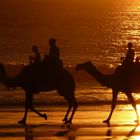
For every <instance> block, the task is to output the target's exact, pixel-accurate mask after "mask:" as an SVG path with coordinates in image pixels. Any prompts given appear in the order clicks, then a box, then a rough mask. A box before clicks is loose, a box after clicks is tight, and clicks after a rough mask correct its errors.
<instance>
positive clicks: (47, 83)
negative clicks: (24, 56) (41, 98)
mask: <svg viewBox="0 0 140 140" xmlns="http://www.w3.org/2000/svg"><path fill="white" fill-rule="evenodd" d="M38 67H39V66H38ZM40 67H41V66H40ZM40 69H42V68H37V67H36V66H30V65H29V66H25V68H23V69H22V70H21V72H20V73H19V74H17V75H16V76H14V77H10V76H8V74H7V71H6V69H5V67H4V64H2V63H0V82H1V83H2V84H3V85H5V86H6V87H8V88H16V87H21V88H22V89H23V90H24V91H25V97H26V98H25V112H24V116H23V118H22V119H21V120H20V121H18V123H19V124H26V120H27V113H28V110H29V109H30V110H31V111H33V112H35V113H36V114H37V115H39V116H40V117H43V118H44V119H46V120H47V115H46V114H42V113H40V112H39V111H37V110H36V109H35V108H34V106H33V95H34V94H37V93H39V92H48V91H52V90H57V92H58V94H59V95H60V96H63V97H64V99H65V100H66V101H67V103H68V110H67V112H66V114H65V116H64V119H63V120H62V121H63V122H64V124H71V123H72V119H73V117H74V114H75V112H76V109H77V107H78V103H77V101H76V99H75V95H74V91H75V82H74V79H73V77H72V75H71V74H70V72H68V71H67V70H66V69H65V68H62V69H61V70H60V71H59V72H58V73H57V74H54V73H53V75H55V76H50V75H51V74H50V73H49V74H47V71H45V70H46V69H45V70H44V72H43V71H41V70H40ZM45 73H46V76H44V75H42V74H45ZM43 78H44V79H43ZM71 110H72V113H71V115H70V117H68V115H69V113H70V112H71Z"/></svg>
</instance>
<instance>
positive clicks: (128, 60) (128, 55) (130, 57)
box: [121, 42, 135, 64]
mask: <svg viewBox="0 0 140 140" xmlns="http://www.w3.org/2000/svg"><path fill="white" fill-rule="evenodd" d="M127 46H128V51H127V53H126V56H125V57H122V58H121V59H122V62H123V64H132V63H133V61H134V56H135V51H134V49H133V44H132V43H131V42H129V43H128V44H127Z"/></svg>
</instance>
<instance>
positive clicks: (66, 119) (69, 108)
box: [62, 104, 72, 123]
mask: <svg viewBox="0 0 140 140" xmlns="http://www.w3.org/2000/svg"><path fill="white" fill-rule="evenodd" d="M71 108H72V105H71V104H69V105H68V110H67V112H66V115H65V117H64V119H63V120H62V121H64V122H65V123H66V122H67V121H68V115H69V113H70V110H71Z"/></svg>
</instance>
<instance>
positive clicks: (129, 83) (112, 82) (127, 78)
mask: <svg viewBox="0 0 140 140" xmlns="http://www.w3.org/2000/svg"><path fill="white" fill-rule="evenodd" d="M133 65H134V66H133V67H134V68H133V69H131V71H130V70H128V69H126V68H127V67H126V68H125V67H122V66H118V67H117V68H116V70H115V72H114V73H112V74H103V73H101V72H100V71H99V70H98V69H97V68H96V67H95V66H94V65H93V64H92V62H91V61H88V62H85V63H81V64H78V65H77V66H76V70H84V71H86V72H88V73H89V74H90V75H91V76H92V77H94V78H95V79H96V80H97V81H98V82H99V83H100V84H101V85H102V86H106V87H107V88H111V89H112V105H111V112H110V114H109V116H108V118H107V119H106V120H104V121H103V123H109V122H110V119H111V117H112V114H113V111H114V109H115V107H116V101H117V96H118V94H119V92H123V93H125V95H126V96H127V98H128V100H129V102H130V103H131V104H132V106H133V108H134V110H135V113H136V117H137V123H138V121H139V115H138V111H137V108H136V103H135V101H134V99H133V96H132V93H138V92H140V86H139V85H140V72H139V70H140V64H133ZM129 68H130V67H129Z"/></svg>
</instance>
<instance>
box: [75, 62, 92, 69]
mask: <svg viewBox="0 0 140 140" xmlns="http://www.w3.org/2000/svg"><path fill="white" fill-rule="evenodd" d="M90 65H92V63H91V61H87V62H85V63H81V64H78V65H77V66H76V68H75V69H76V71H78V70H86V69H87V68H88V67H89V66H90Z"/></svg>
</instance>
